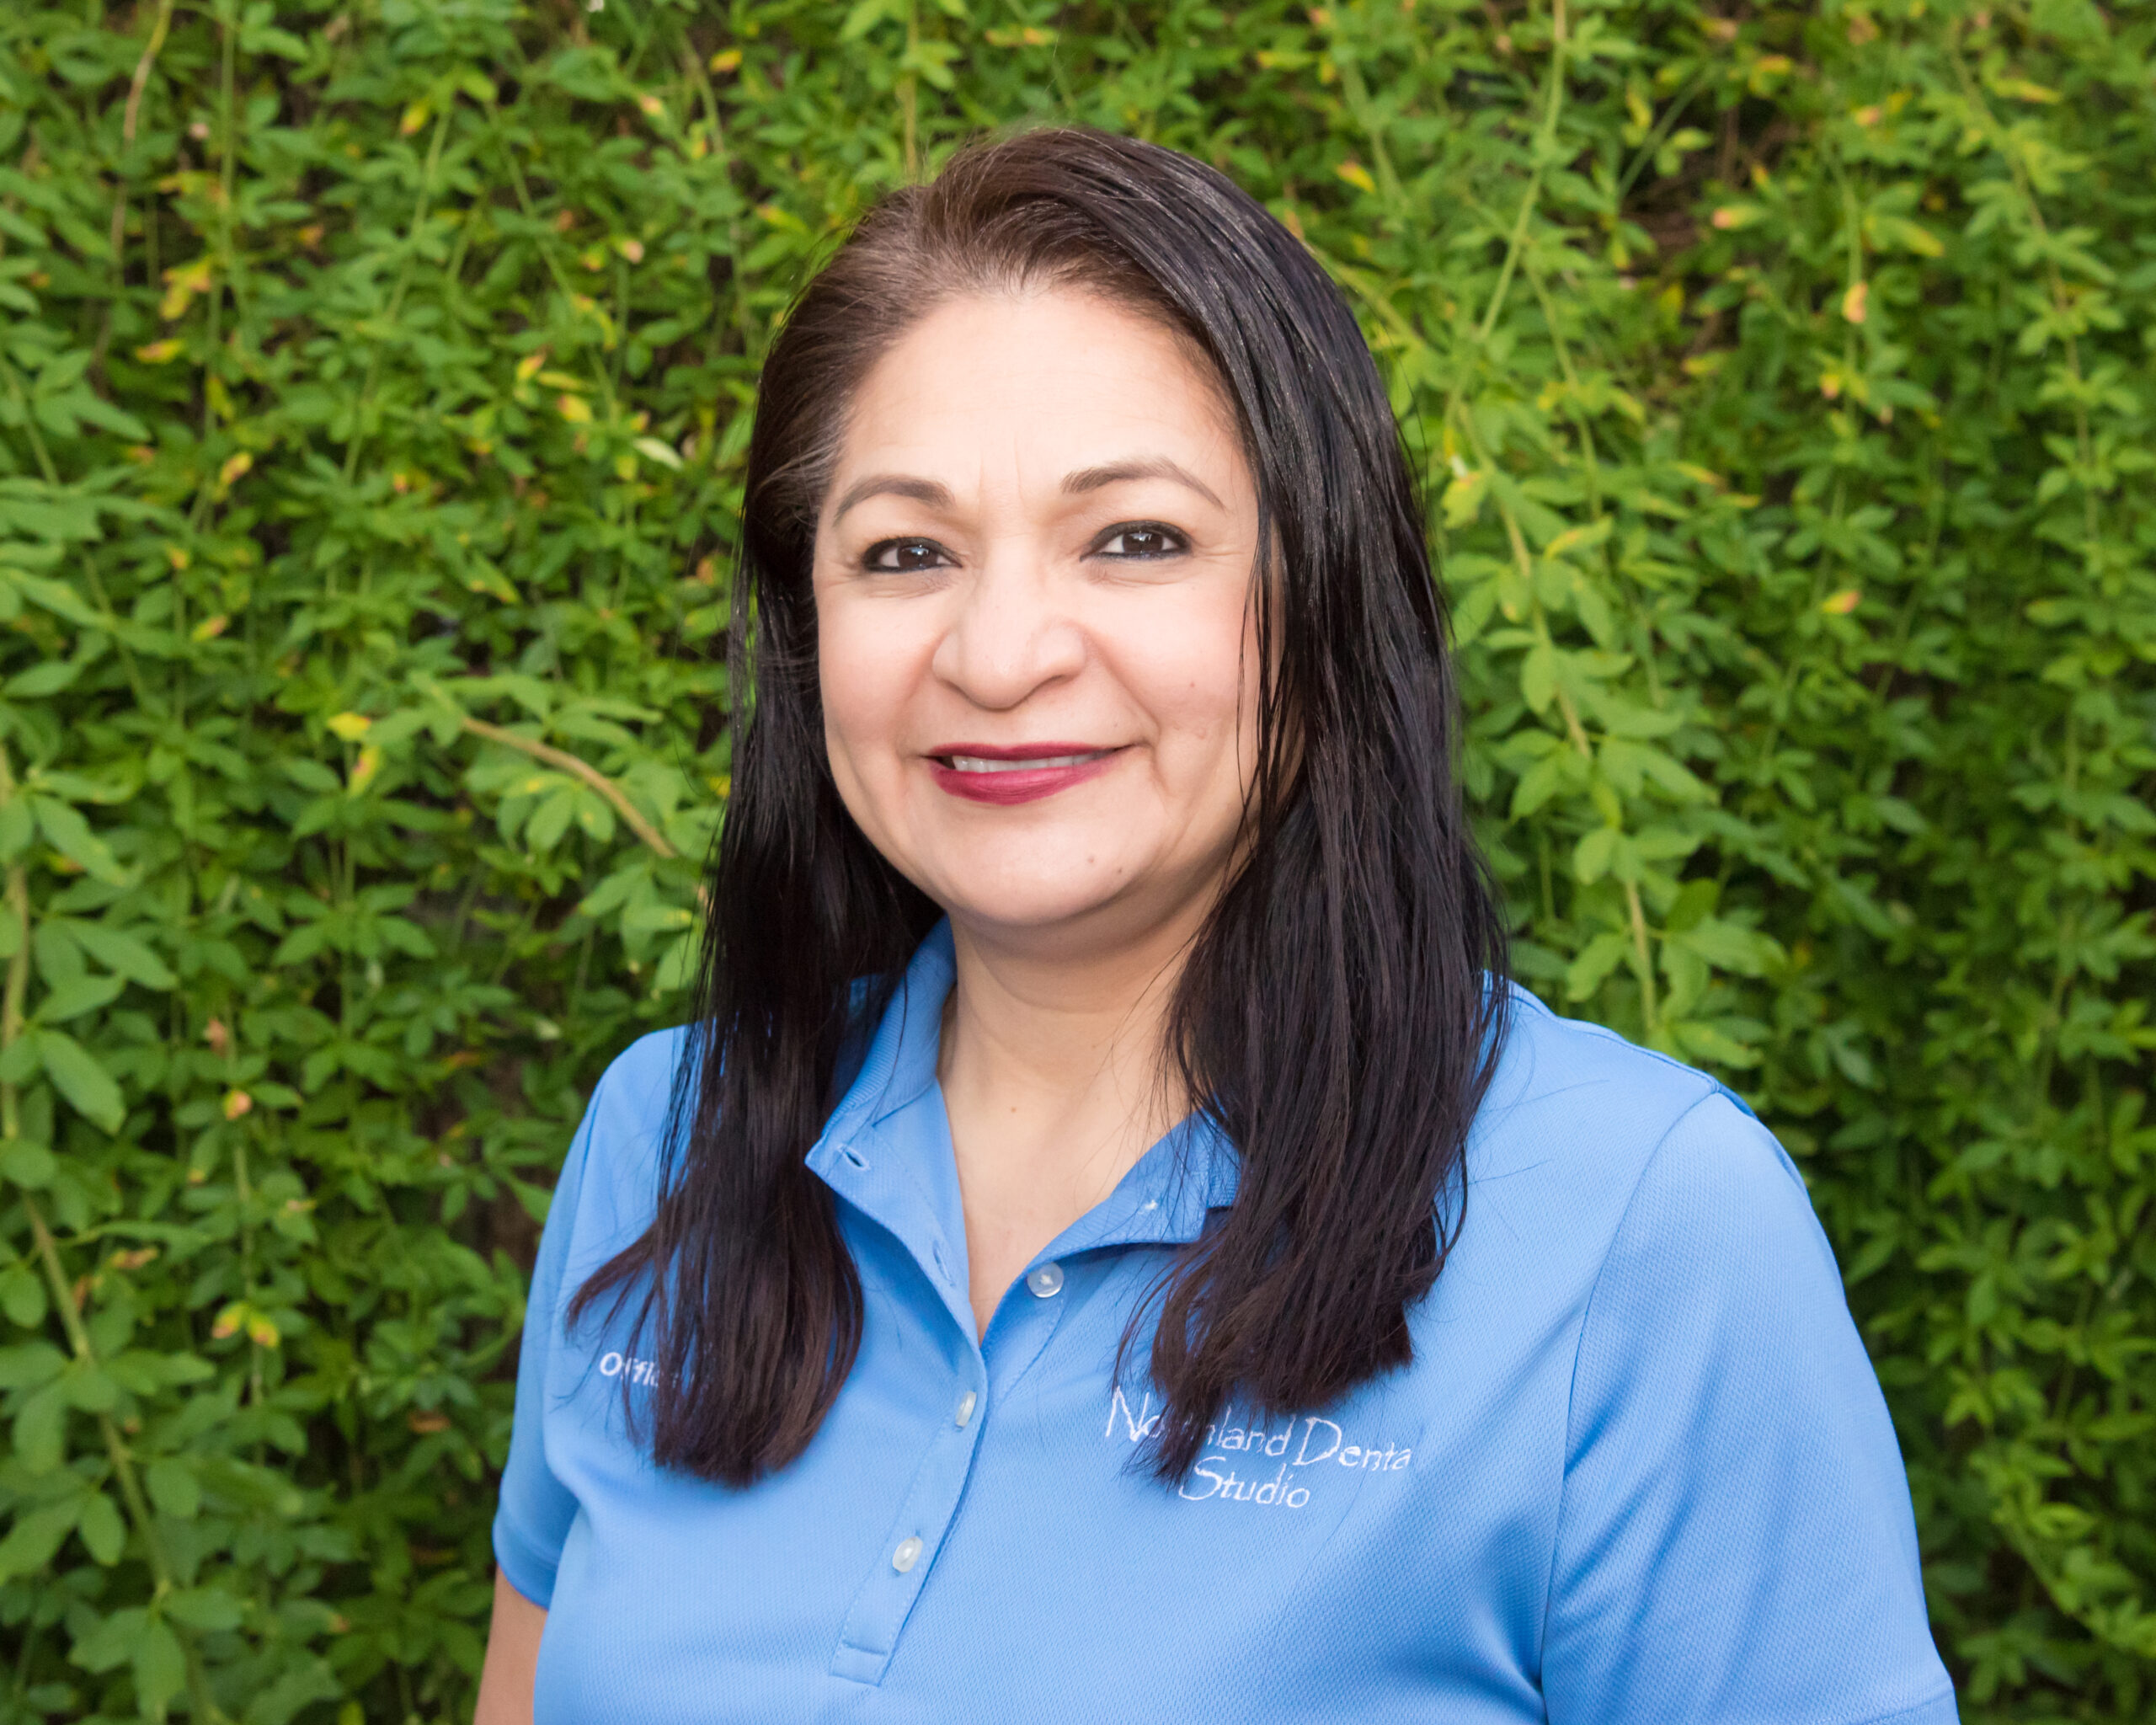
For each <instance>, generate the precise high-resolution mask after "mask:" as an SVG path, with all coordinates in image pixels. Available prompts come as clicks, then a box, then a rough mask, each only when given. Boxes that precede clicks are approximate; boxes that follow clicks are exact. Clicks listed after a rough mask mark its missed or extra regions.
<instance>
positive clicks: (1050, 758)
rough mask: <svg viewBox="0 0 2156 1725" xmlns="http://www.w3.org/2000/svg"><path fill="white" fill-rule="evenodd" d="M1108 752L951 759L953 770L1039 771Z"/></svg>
mask: <svg viewBox="0 0 2156 1725" xmlns="http://www.w3.org/2000/svg"><path fill="white" fill-rule="evenodd" d="M1106 753H1107V750H1105V749H1091V750H1087V751H1086V753H1085V754H1083V755H1043V756H1037V757H1036V758H1034V759H1033V760H1031V761H990V760H987V759H985V757H983V756H979V755H953V756H951V757H950V761H951V770H952V771H953V772H1038V770H1039V769H1040V768H1042V767H1043V766H1084V765H1085V764H1086V762H1087V761H1097V760H1099V759H1100V758H1101V756H1103V755H1105V754H1106Z"/></svg>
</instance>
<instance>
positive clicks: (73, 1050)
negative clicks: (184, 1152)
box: [26, 1029, 127, 1132]
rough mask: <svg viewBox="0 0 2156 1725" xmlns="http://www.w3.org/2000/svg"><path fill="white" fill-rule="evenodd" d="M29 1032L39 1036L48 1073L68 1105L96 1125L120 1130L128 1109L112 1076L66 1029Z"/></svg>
mask: <svg viewBox="0 0 2156 1725" xmlns="http://www.w3.org/2000/svg"><path fill="white" fill-rule="evenodd" d="M26 1034H28V1035H29V1036H31V1037H34V1038H35V1046H36V1049H37V1052H38V1055H39V1057H40V1060H41V1062H42V1064H43V1065H44V1067H45V1076H47V1077H49V1078H50V1079H51V1080H52V1085H53V1088H54V1089H56V1090H57V1091H58V1092H60V1093H61V1096H63V1097H66V1098H67V1105H68V1106H69V1107H70V1108H73V1109H74V1110H75V1112H76V1113H77V1114H81V1115H82V1116H83V1118H84V1119H88V1120H89V1121H90V1122H91V1123H92V1124H94V1125H97V1126H99V1127H102V1128H103V1129H104V1130H105V1131H107V1132H117V1131H118V1130H120V1122H121V1121H122V1120H124V1119H126V1117H127V1109H126V1105H125V1103H124V1102H122V1100H121V1099H120V1087H119V1086H118V1085H117V1084H115V1083H114V1082H113V1081H112V1075H111V1074H110V1073H109V1072H107V1071H105V1069H104V1067H103V1066H102V1065H99V1063H98V1061H97V1060H95V1059H94V1058H93V1056H92V1055H91V1054H90V1052H89V1050H88V1049H85V1048H84V1047H83V1045H82V1044H80V1043H79V1042H77V1041H76V1040H75V1039H74V1038H73V1037H72V1036H69V1035H68V1034H67V1033H66V1032H64V1031H60V1030H45V1029H39V1030H35V1031H31V1032H28V1033H26Z"/></svg>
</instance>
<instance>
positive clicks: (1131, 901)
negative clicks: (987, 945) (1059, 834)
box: [931, 869, 1182, 953]
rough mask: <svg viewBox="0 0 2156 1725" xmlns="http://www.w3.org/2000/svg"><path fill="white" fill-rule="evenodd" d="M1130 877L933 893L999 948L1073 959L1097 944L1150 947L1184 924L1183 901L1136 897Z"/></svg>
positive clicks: (963, 886) (977, 885)
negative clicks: (1159, 931) (1156, 937)
mask: <svg viewBox="0 0 2156 1725" xmlns="http://www.w3.org/2000/svg"><path fill="white" fill-rule="evenodd" d="M1132 879H1133V877H1132V876H1131V874H1129V873H1127V872H1122V871H1111V870H1107V869H1101V870H1086V871H1084V872H1083V873H1073V874H1070V875H1066V876H1063V877H1060V878H1059V877H1057V876H1054V875H1048V876H1043V875H1042V874H1039V873H1034V874H1033V875H1031V876H1029V877H1023V878H1018V879H1010V880H1006V881H995V882H981V881H978V880H975V881H969V882H963V883H953V884H952V887H951V889H948V890H946V891H936V892H933V893H932V894H931V896H933V897H934V898H935V899H936V900H937V903H939V904H940V905H942V907H943V909H944V911H946V912H947V914H948V915H949V916H950V918H951V921H952V925H953V927H955V928H956V929H958V930H959V931H960V932H962V933H965V934H968V935H971V936H974V937H978V938H979V939H982V940H985V941H989V942H991V943H995V944H996V945H999V946H1027V947H1036V948H1043V949H1053V950H1056V951H1059V952H1065V953H1069V952H1071V951H1072V950H1073V949H1074V948H1084V947H1090V946H1094V945H1097V944H1102V943H1105V944H1108V945H1118V946H1119V945H1125V944H1129V943H1131V942H1134V941H1143V940H1145V938H1146V937H1148V936H1149V935H1150V934H1152V933H1154V932H1155V931H1156V928H1157V927H1159V926H1161V925H1165V924H1168V923H1177V922H1179V921H1181V920H1182V919H1181V918H1179V917H1178V916H1177V910H1178V908H1179V906H1178V905H1176V904H1174V903H1171V902H1168V901H1167V900H1171V899H1173V898H1174V897H1176V896H1177V895H1167V894H1161V893H1160V892H1158V891H1157V890H1155V891H1147V890H1145V889H1143V888H1140V889H1138V890H1133V888H1132Z"/></svg>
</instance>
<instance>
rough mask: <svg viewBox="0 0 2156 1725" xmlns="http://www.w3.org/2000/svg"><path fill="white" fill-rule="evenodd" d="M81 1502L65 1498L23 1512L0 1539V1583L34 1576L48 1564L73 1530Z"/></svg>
mask: <svg viewBox="0 0 2156 1725" xmlns="http://www.w3.org/2000/svg"><path fill="white" fill-rule="evenodd" d="M82 1503H83V1499H82V1498H79V1497H72V1496H71V1497H68V1498H63V1499H61V1501H60V1502H59V1503H47V1504H45V1505H43V1506H42V1507H41V1508H39V1509H28V1510H24V1511H23V1512H22V1513H21V1514H19V1515H17V1516H16V1518H15V1524H14V1525H13V1527H11V1528H9V1529H8V1536H7V1538H6V1539H4V1540H0V1582H8V1581H12V1580H13V1579H14V1578H16V1577H17V1576H19V1575H35V1574H36V1573H38V1572H39V1571H40V1570H42V1569H43V1568H44V1567H45V1566H46V1565H47V1564H48V1563H50V1562H51V1561H52V1559H53V1555H54V1553H56V1551H59V1549H60V1546H61V1541H63V1540H65V1539H66V1538H67V1535H69V1534H70V1533H71V1532H72V1531H73V1530H74V1526H75V1518H76V1515H77V1512H78V1510H79V1509H80V1507H81V1504H82Z"/></svg>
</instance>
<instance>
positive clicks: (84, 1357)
mask: <svg viewBox="0 0 2156 1725" xmlns="http://www.w3.org/2000/svg"><path fill="white" fill-rule="evenodd" d="M14 798H15V776H14V772H13V769H12V768H11V767H10V766H9V764H8V755H7V751H6V750H5V749H4V748H0V808H5V807H6V806H7V805H8V804H9V803H12V802H13V800H14ZM6 894H7V905H8V910H10V911H13V913H14V916H15V920H16V923H17V925H18V927H19V928H20V930H21V936H20V938H19V940H18V941H17V943H16V946H15V952H14V956H13V957H12V958H11V959H8V975H7V982H6V985H5V987H4V990H0V1050H5V1049H8V1048H12V1047H13V1045H14V1042H15V1039H16V1038H17V1037H18V1036H19V1035H20V1034H21V1033H22V1028H23V1007H24V1001H25V1000H26V998H27V996H28V995H29V973H30V891H29V873H28V871H27V870H26V869H24V867H23V865H22V863H20V862H15V863H10V864H8V875H7V887H6ZM21 1130H22V1115H21V1108H20V1104H19V1098H18V1097H17V1095H16V1092H15V1087H14V1086H13V1084H5V1083H0V1141H8V1142H12V1141H13V1140H14V1139H15V1138H16V1137H17V1136H18V1135H19V1134H20V1133H21ZM22 1200H23V1215H24V1217H25V1218H26V1219H27V1220H29V1225H30V1238H31V1240H32V1242H34V1243H35V1246H36V1248H37V1256H38V1262H39V1264H40V1267H41V1268H43V1269H44V1271H45V1287H46V1289H47V1290H48V1291H49V1293H50V1295H51V1300H52V1305H53V1309H54V1310H55V1311H57V1312H58V1313H59V1314H60V1327H61V1329H62V1330H63V1331H65V1332H67V1345H68V1347H69V1348H70V1349H71V1350H72V1352H73V1354H74V1355H75V1358H76V1359H79V1360H81V1361H83V1363H84V1364H85V1365H90V1366H93V1367H94V1366H95V1365H97V1364H98V1355H97V1348H96V1347H95V1345H94V1344H93V1343H92V1342H91V1340H90V1332H89V1327H88V1325H86V1324H84V1323H83V1314H82V1312H81V1311H79V1310H78V1309H77V1306H76V1305H75V1290H74V1289H73V1288H72V1286H71V1285H70V1284H69V1283H68V1280H67V1266H66V1265H65V1264H63V1263H61V1260H60V1245H59V1242H57V1241H56V1240H55V1239H54V1238H53V1237H52V1230H51V1228H50V1227H49V1226H47V1225H46V1223H45V1211H44V1210H43V1208H42V1207H41V1206H40V1204H39V1203H38V1201H37V1199H36V1197H35V1195H34V1194H31V1193H30V1192H29V1191H24V1193H23V1194H22ZM97 1422H98V1431H99V1434H100V1435H101V1436H102V1437H103V1438H104V1450H105V1456H106V1459H107V1460H108V1461H110V1463H111V1464H112V1472H113V1477H114V1478H115V1479H116V1480H118V1481H119V1482H120V1498H121V1500H122V1501H123V1502H124V1503H125V1504H126V1506H127V1515H128V1519H130V1520H131V1521H132V1522H133V1523H134V1524H135V1532H136V1537H137V1538H139V1539H140V1540H141V1542H142V1554H143V1556H144V1557H145V1558H146V1559H147V1561H148V1563H149V1567H150V1578H151V1581H152V1584H153V1588H154V1594H153V1597H154V1598H155V1599H163V1598H164V1597H165V1595H167V1594H169V1593H171V1592H172V1591H173V1588H174V1586H175V1583H174V1582H173V1567H172V1562H171V1559H170V1558H169V1557H168V1556H167V1554H166V1551H165V1547H164V1541H163V1539H161V1538H160V1537H159V1536H158V1534H157V1518H156V1517H155V1516H154V1515H153V1514H152V1513H151V1510H150V1504H149V1500H148V1499H147V1498H146V1497H144V1495H143V1493H142V1482H141V1476H139V1475H138V1474H137V1473H136V1471H135V1458H134V1455H133V1454H132V1453H131V1451H130V1450H128V1447H127V1443H126V1439H125V1438H124V1437H123V1436H122V1435H121V1434H120V1428H119V1427H118V1426H117V1425H115V1423H113V1419H112V1416H111V1415H110V1414H109V1413H100V1414H99V1415H98V1416H97ZM171 1628H172V1631H173V1634H174V1635H175V1636H177V1637H179V1643H180V1648H181V1650H182V1652H183V1653H184V1655H185V1658H186V1661H187V1689H188V1694H189V1698H190V1699H191V1700H192V1701H194V1704H195V1717H196V1718H197V1719H200V1720H204V1721H221V1720H222V1719H223V1718H224V1717H225V1715H224V1713H223V1712H222V1711H221V1709H220V1708H219V1707H218V1706H217V1704H216V1701H214V1700H213V1699H212V1698H211V1695H210V1687H209V1680H208V1678H207V1677H206V1676H205V1674H204V1672H203V1669H202V1662H201V1658H200V1655H199V1654H198V1653H196V1651H195V1643H194V1641H193V1638H192V1637H190V1636H189V1633H188V1632H187V1630H186V1629H185V1627H184V1626H182V1625H180V1624H177V1623H175V1624H173V1625H172V1626H171Z"/></svg>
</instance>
